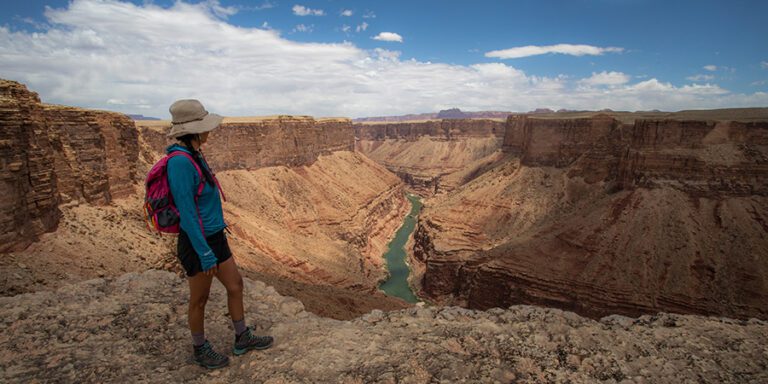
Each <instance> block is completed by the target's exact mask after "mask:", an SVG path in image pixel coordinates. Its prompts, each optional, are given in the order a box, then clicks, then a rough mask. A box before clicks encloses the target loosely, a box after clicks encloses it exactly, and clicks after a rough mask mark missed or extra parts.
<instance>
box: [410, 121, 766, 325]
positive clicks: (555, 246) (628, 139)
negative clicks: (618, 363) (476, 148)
mask: <svg viewBox="0 0 768 384" xmlns="http://www.w3.org/2000/svg"><path fill="white" fill-rule="evenodd" d="M765 120H766V121H768V118H766V119H765ZM766 121H763V122H759V121H758V122H754V121H753V122H732V121H679V120H642V119H639V120H637V121H635V122H634V123H621V122H619V121H616V120H613V119H612V118H610V117H607V116H596V117H593V118H586V119H573V120H557V119H534V118H530V117H510V118H509V120H508V130H507V133H506V137H505V145H504V150H505V152H506V156H507V159H506V160H504V161H501V162H499V163H497V164H495V165H494V166H493V167H492V168H491V169H490V170H489V171H488V172H486V173H484V174H482V175H481V176H479V177H477V178H476V179H474V180H473V181H472V182H470V183H469V184H467V185H465V186H464V187H462V188H460V189H459V190H457V191H456V193H453V194H449V195H447V196H442V197H440V198H437V199H433V200H432V201H430V202H428V204H427V206H426V208H425V211H424V213H423V214H422V217H421V219H420V223H419V228H418V229H417V231H416V235H415V245H414V260H413V261H414V262H417V263H423V264H424V265H423V267H422V268H420V270H423V271H424V272H423V274H422V276H421V277H422V279H421V284H422V289H423V291H422V293H423V294H425V295H426V296H427V297H430V298H433V299H434V300H437V301H439V302H446V303H456V304H461V305H466V306H469V307H471V308H489V307H493V306H506V305H510V304H518V303H536V304H545V305H552V306H557V307H560V308H565V309H570V310H574V311H577V312H579V313H582V314H586V315H589V316H602V315H605V314H609V313H623V314H631V315H637V314H641V313H649V312H655V311H676V312H683V313H707V314H721V315H727V316H735V317H749V316H758V317H761V318H766V317H768V307H766V305H765V303H766V302H768V280H767V279H766V276H768V253H767V252H768V226H766V224H765V223H766V222H768V190H766V187H767V186H768V168H767V166H768V145H766V139H768V123H767V122H766Z"/></svg>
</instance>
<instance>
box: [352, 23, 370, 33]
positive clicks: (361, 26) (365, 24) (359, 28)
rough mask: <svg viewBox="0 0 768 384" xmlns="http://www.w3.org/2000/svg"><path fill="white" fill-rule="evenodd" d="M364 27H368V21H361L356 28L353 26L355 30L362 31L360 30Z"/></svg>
mask: <svg viewBox="0 0 768 384" xmlns="http://www.w3.org/2000/svg"><path fill="white" fill-rule="evenodd" d="M366 29H368V23H366V22H365V21H363V23H362V24H360V25H358V26H357V28H355V31H357V32H362V31H365V30H366Z"/></svg>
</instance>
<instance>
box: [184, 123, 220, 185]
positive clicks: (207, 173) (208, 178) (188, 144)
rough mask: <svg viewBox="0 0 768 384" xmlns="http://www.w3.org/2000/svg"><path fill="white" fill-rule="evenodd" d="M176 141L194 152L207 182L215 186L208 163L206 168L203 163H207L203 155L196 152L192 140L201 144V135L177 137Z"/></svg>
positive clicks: (191, 134)
mask: <svg viewBox="0 0 768 384" xmlns="http://www.w3.org/2000/svg"><path fill="white" fill-rule="evenodd" d="M176 140H178V141H181V142H182V143H184V145H185V146H186V147H187V149H189V151H190V152H192V158H193V159H195V162H196V163H197V166H198V167H200V170H201V171H203V177H205V181H206V182H207V183H208V184H210V185H214V184H215V182H214V181H213V175H211V171H210V170H209V169H208V167H207V163H206V166H203V163H205V161H204V160H203V153H202V152H200V151H198V150H196V149H195V147H194V146H192V140H197V141H198V142H200V135H198V134H196V133H189V134H186V135H184V136H179V137H177V138H176Z"/></svg>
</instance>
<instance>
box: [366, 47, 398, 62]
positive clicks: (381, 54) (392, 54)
mask: <svg viewBox="0 0 768 384" xmlns="http://www.w3.org/2000/svg"><path fill="white" fill-rule="evenodd" d="M373 53H374V54H375V55H376V57H377V58H378V59H381V60H390V61H397V60H398V59H400V55H401V54H402V52H400V51H390V50H388V49H383V48H376V49H374V50H373Z"/></svg>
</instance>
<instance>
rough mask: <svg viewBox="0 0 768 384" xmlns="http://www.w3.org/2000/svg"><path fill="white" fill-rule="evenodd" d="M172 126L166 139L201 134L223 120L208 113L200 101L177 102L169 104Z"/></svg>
mask: <svg viewBox="0 0 768 384" xmlns="http://www.w3.org/2000/svg"><path fill="white" fill-rule="evenodd" d="M168 110H169V111H171V119H172V123H173V126H172V127H171V132H169V133H168V137H170V138H177V137H181V136H184V135H188V134H195V133H203V132H208V131H211V130H213V129H214V128H216V127H218V126H219V124H221V121H222V120H224V117H223V116H219V115H217V114H215V113H208V111H206V110H205V107H203V104H202V103H200V101H198V100H195V99H184V100H177V101H176V102H174V103H173V104H171V108H169V109H168Z"/></svg>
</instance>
